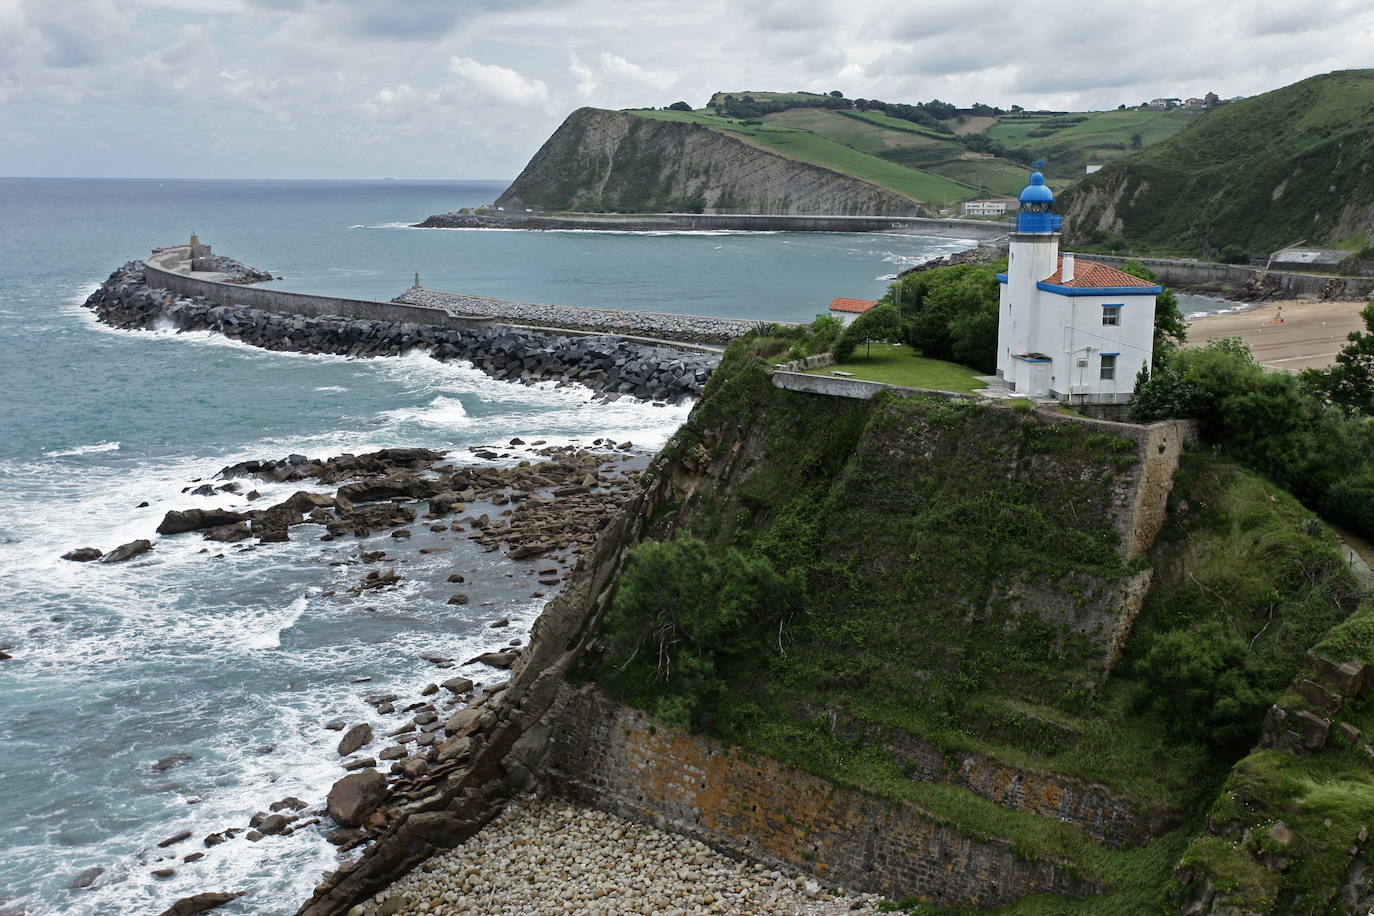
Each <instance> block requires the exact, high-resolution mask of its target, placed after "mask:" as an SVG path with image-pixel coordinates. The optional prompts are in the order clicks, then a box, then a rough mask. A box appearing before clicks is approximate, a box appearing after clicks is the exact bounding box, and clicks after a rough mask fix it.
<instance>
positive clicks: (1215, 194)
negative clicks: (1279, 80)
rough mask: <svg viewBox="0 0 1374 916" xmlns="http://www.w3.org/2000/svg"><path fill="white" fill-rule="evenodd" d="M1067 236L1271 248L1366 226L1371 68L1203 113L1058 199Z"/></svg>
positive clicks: (1370, 210)
mask: <svg viewBox="0 0 1374 916" xmlns="http://www.w3.org/2000/svg"><path fill="white" fill-rule="evenodd" d="M1059 207H1060V209H1061V211H1062V212H1063V213H1064V225H1065V228H1066V232H1067V233H1069V238H1068V241H1069V242H1071V243H1074V244H1087V243H1093V242H1099V241H1103V240H1104V239H1106V238H1107V237H1109V236H1113V235H1119V236H1124V237H1125V238H1126V239H1127V240H1128V241H1129V242H1131V243H1133V244H1135V245H1137V246H1148V247H1150V248H1153V249H1156V250H1175V251H1179V252H1184V253H1198V252H1201V253H1203V254H1208V255H1210V254H1212V253H1214V252H1218V251H1220V250H1222V249H1223V248H1227V247H1230V246H1234V248H1236V249H1241V250H1243V251H1245V252H1248V253H1268V252H1269V251H1272V250H1275V249H1277V248H1279V247H1282V246H1283V245H1286V244H1291V243H1293V242H1296V241H1299V240H1301V239H1306V240H1308V241H1309V242H1313V243H1325V244H1353V245H1359V244H1363V243H1366V242H1367V239H1368V237H1369V233H1370V232H1371V231H1374V70H1344V71H1338V72H1335V73H1328V74H1325V75H1323V76H1314V77H1312V78H1310V79H1306V80H1303V81H1301V82H1299V83H1295V84H1293V85H1291V86H1286V87H1284V88H1283V89H1277V90H1275V91H1273V92H1267V93H1265V94H1263V95H1259V96H1255V97H1253V98H1249V99H1244V100H1242V101H1239V102H1235V103H1232V104H1230V105H1226V106H1223V107H1221V108H1219V109H1217V110H1215V111H1212V112H1210V113H1209V114H1208V115H1207V116H1206V117H1204V118H1201V119H1199V120H1198V121H1196V122H1195V123H1194V124H1192V125H1191V126H1189V127H1188V128H1187V129H1185V130H1183V131H1182V132H1180V133H1179V134H1177V135H1176V136H1174V137H1172V138H1171V139H1169V140H1166V141H1164V142H1162V143H1160V144H1158V145H1157V146H1154V147H1152V148H1150V149H1147V150H1145V151H1144V152H1141V153H1139V154H1137V155H1134V156H1131V157H1129V158H1127V159H1123V160H1121V161H1119V162H1116V163H1114V164H1112V165H1109V166H1107V167H1106V168H1104V169H1102V170H1101V171H1100V172H1097V173H1096V174H1094V175H1090V176H1088V177H1087V178H1085V179H1084V180H1083V181H1081V182H1079V183H1077V184H1076V185H1074V186H1073V187H1071V188H1069V189H1067V190H1066V191H1065V192H1064V193H1063V194H1062V195H1060V198H1059Z"/></svg>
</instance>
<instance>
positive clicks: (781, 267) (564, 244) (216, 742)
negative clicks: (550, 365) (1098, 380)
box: [0, 179, 965, 916]
mask: <svg viewBox="0 0 1374 916" xmlns="http://www.w3.org/2000/svg"><path fill="white" fill-rule="evenodd" d="M503 186H504V182H457V183H454V182H448V183H443V182H229V181H225V182H218V181H165V182H157V181H26V180H9V179H0V214H3V219H0V391H3V393H4V394H3V397H0V596H3V597H0V642H3V643H12V644H14V645H15V646H16V648H14V649H13V650H11V652H12V654H13V655H14V656H15V658H14V660H12V661H5V662H0V910H3V909H6V908H11V907H22V908H26V909H27V910H28V912H29V913H30V914H57V913H63V914H77V916H93V914H102V916H103V914H133V916H138V914H156V913H158V912H160V911H161V910H162V909H164V908H165V907H166V906H168V905H169V904H170V902H171V901H173V900H175V899H176V898H178V897H180V896H184V895H186V894H190V893H194V892H198V891H204V890H246V891H249V896H248V897H245V898H244V899H243V900H242V901H241V902H239V903H236V904H233V905H231V906H229V907H226V908H225V909H224V910H223V911H222V912H226V913H237V914H245V913H254V914H277V913H290V912H293V911H294V910H295V907H296V904H297V903H298V902H299V901H300V900H301V899H302V898H303V897H304V895H306V894H307V893H308V891H309V888H310V887H312V886H313V885H314V884H315V883H316V882H317V880H318V878H319V875H320V873H321V872H322V871H324V870H328V869H332V868H334V867H335V866H336V864H337V859H336V855H335V852H334V849H333V847H331V846H329V845H328V844H326V843H325V842H324V841H323V840H322V838H321V837H320V835H319V834H318V833H317V832H315V831H312V830H306V831H303V832H302V833H300V834H297V835H295V836H292V837H289V838H282V837H269V838H267V839H265V840H263V841H262V842H259V843H256V844H255V843H249V842H247V841H246V840H244V839H242V838H240V839H237V840H234V841H231V842H229V843H226V844H224V845H221V846H216V847H214V848H210V849H206V848H204V847H203V846H202V845H201V843H200V838H201V837H203V836H205V835H206V834H208V833H211V832H213V831H218V830H221V829H223V828H225V827H230V826H239V827H243V826H246V825H247V821H248V818H249V816H250V815H251V814H252V813H253V812H254V811H256V810H260V809H264V808H265V807H266V806H267V804H268V803H270V802H271V801H273V800H276V799H278V798H281V797H283V796H285V795H292V794H294V795H298V796H300V797H302V798H304V799H306V800H307V801H311V802H316V801H318V800H320V799H321V798H322V797H323V795H324V792H325V791H326V790H327V788H328V786H329V785H330V784H331V783H332V782H333V780H334V779H336V778H338V776H339V775H341V774H340V771H339V769H338V766H337V755H336V754H335V753H334V750H333V746H334V744H335V743H337V740H338V734H337V733H335V732H330V731H326V730H324V729H322V728H321V724H322V723H323V722H325V721H328V720H330V719H334V718H344V719H349V720H350V721H353V720H357V721H361V720H367V719H369V717H371V718H370V721H373V722H374V724H380V720H378V719H377V718H376V717H375V716H373V715H372V711H371V709H370V708H369V707H367V706H366V705H365V704H364V703H363V697H364V696H365V695H366V694H369V693H383V692H395V693H399V694H402V695H403V696H406V695H413V694H414V693H415V692H417V691H418V689H419V688H420V687H421V686H423V685H424V684H425V683H427V682H429V681H432V680H436V679H438V676H439V672H437V671H435V670H434V669H433V668H431V667H429V666H428V665H427V664H426V663H424V662H422V661H420V660H419V659H418V658H417V655H418V654H419V653H423V652H437V653H439V654H442V655H446V656H453V657H457V658H459V659H460V660H461V659H464V658H467V657H469V656H471V655H474V654H476V653H477V652H479V651H482V650H485V649H488V648H492V647H493V646H492V641H491V638H490V637H489V636H488V635H487V634H488V633H489V632H490V631H488V630H487V629H486V627H485V624H486V623H487V622H489V621H490V620H492V619H494V618H496V617H503V616H504V617H509V618H511V620H512V621H513V623H514V626H513V627H512V628H511V629H510V630H508V631H504V632H503V639H504V638H510V637H513V636H517V635H523V634H524V632H525V631H526V630H527V628H528V625H529V623H530V622H531V621H532V620H533V619H534V617H535V615H537V613H538V611H539V608H540V606H541V604H542V602H541V601H539V600H538V599H535V598H533V597H532V592H531V590H530V587H529V583H528V581H524V582H522V581H521V579H520V576H519V575H516V576H515V577H514V578H508V577H507V576H506V573H508V572H511V571H512V569H514V567H513V566H512V564H510V563H508V562H506V561H503V560H501V559H499V554H486V553H480V552H474V551H473V550H472V549H471V547H470V546H469V545H468V544H467V542H466V541H464V540H463V539H462V538H459V537H458V536H456V535H448V534H444V535H431V534H430V533H428V532H426V531H424V530H423V529H422V527H421V526H416V529H415V530H416V536H415V538H414V539H413V543H411V544H408V545H405V546H404V547H398V546H397V545H396V543H395V542H393V541H391V539H389V538H385V537H374V538H373V539H371V540H369V541H364V542H362V543H363V544H365V545H366V546H367V547H368V548H369V549H386V550H388V551H389V552H390V553H392V554H393V555H396V556H398V557H400V558H401V559H402V560H403V562H402V563H400V564H399V566H398V568H399V569H400V570H401V571H402V574H403V577H404V578H403V584H402V588H400V589H399V590H397V591H395V592H389V593H381V594H378V593H370V594H369V595H368V596H367V597H365V598H361V599H357V600H345V599H342V598H339V597H337V596H336V597H333V598H330V597H328V596H326V595H325V594H324V593H325V592H326V591H330V590H338V591H340V592H342V591H343V589H345V588H347V586H349V585H351V584H354V583H356V582H358V581H360V580H361V578H362V576H363V574H364V572H365V569H366V568H359V567H357V566H349V565H345V566H331V565H330V563H335V562H344V561H347V560H348V559H349V558H350V557H351V556H352V554H353V553H354V552H355V551H356V550H357V548H358V542H356V541H354V540H352V539H343V540H340V541H336V542H330V543H321V542H318V541H316V540H314V534H317V533H318V529H311V528H308V527H307V528H297V529H293V541H292V542H291V543H289V544H276V545H266V546H264V547H262V548H261V549H257V550H252V551H238V550H235V549H234V548H225V547H223V546H221V545H210V546H212V547H213V549H211V550H209V551H208V552H202V550H203V549H204V548H205V547H206V546H207V542H204V541H202V540H201V539H199V538H198V537H196V536H195V535H182V536H178V537H173V538H164V539H161V540H158V541H157V546H156V549H155V550H154V551H153V552H152V553H151V554H149V555H147V556H146V557H145V558H142V559H140V560H138V561H135V562H134V563H130V564H124V565H118V566H102V565H99V564H76V563H70V562H66V561H62V560H60V559H59V557H60V555H61V554H62V553H64V552H66V551H67V550H69V549H72V548H74V547H81V546H88V545H89V546H96V547H100V548H103V549H105V550H108V549H110V548H112V547H114V546H116V545H118V544H121V543H124V542H126V541H129V540H132V539H134V538H139V537H150V538H155V535H154V529H155V528H156V526H157V523H158V521H159V520H160V519H161V517H162V515H163V513H164V512H165V511H166V510H167V509H169V508H186V507H190V506H208V505H225V506H240V505H242V504H241V503H237V502H236V501H235V500H236V497H232V496H224V497H219V498H216V499H206V498H203V497H194V496H191V495H189V494H183V492H182V491H183V489H184V488H187V487H190V486H193V485H194V484H195V482H196V481H197V480H198V479H201V478H208V477H209V476H211V475H212V474H213V473H214V472H215V471H216V470H217V469H219V468H220V467H222V466H224V465H226V464H230V463H233V462H236V461H240V460H244V459H249V458H276V457H282V456H285V455H287V454H289V453H292V452H300V453H304V454H308V455H313V456H322V457H323V456H328V455H333V454H337V453H339V452H342V451H353V452H359V451H364V450H369V449H374V448H380V447H384V446H394V445H421V446H429V447H435V448H452V449H458V450H459V451H460V454H459V456H458V460H467V459H466V458H465V457H463V456H464V455H465V454H466V451H465V450H466V448H467V446H469V445H474V444H482V443H499V442H504V441H506V440H508V439H509V438H510V437H512V436H517V435H518V436H521V437H522V438H525V439H526V440H533V439H546V440H548V441H550V442H554V443H564V442H570V441H575V440H576V441H581V442H588V441H590V440H591V439H593V438H597V437H600V436H609V437H611V438H613V439H615V440H616V441H623V440H625V439H629V440H631V441H633V442H634V443H635V444H636V446H637V447H639V448H640V449H642V450H651V449H655V448H657V447H658V446H659V445H661V444H662V442H663V441H665V439H666V437H667V436H668V435H670V434H671V432H672V430H673V429H674V428H676V426H677V425H678V424H679V423H680V422H681V421H682V419H683V418H684V417H685V415H686V409H687V408H686V407H682V408H654V407H651V406H648V405H643V404H636V403H626V402H618V403H616V404H613V405H600V404H594V403H592V401H591V400H590V398H589V397H588V393H587V392H585V391H578V390H572V389H562V390H553V389H532V388H525V387H520V386H515V385H508V384H504V383H498V382H494V381H492V380H491V379H489V378H487V377H486V376H484V375H482V374H480V373H478V372H476V371H474V370H472V369H470V368H467V367H464V366H461V365H441V364H439V363H436V362H434V361H432V360H430V359H429V358H428V357H426V356H424V355H421V354H414V355H410V356H407V357H403V358H399V359H388V360H373V361H350V360H344V359H336V358H332V357H315V356H300V355H292V354H282V353H269V352H266V351H259V350H253V349H251V348H248V347H244V346H241V345H238V344H234V343H232V342H228V341H225V340H223V339H219V338H215V337H212V336H210V335H205V334H185V335H174V334H170V333H129V332H120V331H113V330H110V329H107V328H104V327H102V326H100V325H97V324H95V323H94V322H93V321H92V320H91V319H90V316H89V314H88V313H87V312H86V311H85V310H84V309H81V308H80V307H79V305H78V303H79V302H80V301H81V300H82V299H84V297H85V295H86V294H87V293H88V292H89V291H90V290H91V289H93V288H94V286H95V285H96V284H97V283H99V282H100V281H101V280H103V279H104V277H105V276H106V275H107V274H108V273H109V272H110V271H111V270H113V269H114V268H115V267H117V266H118V265H119V264H121V263H123V262H124V261H127V260H129V259H131V258H134V257H137V256H139V255H142V254H144V253H146V251H147V249H148V248H150V247H152V246H154V245H160V244H168V243H172V242H178V241H181V240H183V239H184V238H186V237H187V236H188V235H189V234H190V232H191V230H192V229H194V230H196V231H197V232H199V233H200V235H201V236H202V238H203V239H205V240H206V241H209V242H210V243H212V244H213V245H214V246H215V248H216V250H217V251H219V252H221V253H224V254H229V255H232V256H235V257H238V258H240V259H242V260H244V261H247V262H248V263H251V264H254V265H255V266H259V267H262V268H265V269H269V270H271V271H273V272H274V273H278V274H281V275H283V276H284V277H285V279H284V280H283V281H281V282H280V285H282V286H285V287H289V288H294V289H304V290H311V291H315V292H325V293H335V294H342V295H350V296H360V297H379V298H389V297H390V296H392V295H395V294H396V293H398V292H400V291H402V290H403V289H404V288H406V287H407V286H409V285H410V282H411V280H412V275H413V273H414V272H415V271H420V273H421V275H422V280H423V281H424V283H425V285H426V286H429V287H432V288H438V289H451V290H457V291H463V292H471V293H479V294H485V295H492V296H501V297H509V298H515V299H523V300H527V301H536V302H556V303H565V304H580V305H599V306H617V307H626V308H653V309H660V310H672V311H680V312H699V313H707V314H719V315H734V316H742V317H748V318H759V319H789V320H804V319H807V318H809V317H810V316H812V315H814V314H815V313H816V312H817V311H819V310H820V309H822V308H824V305H825V304H826V303H827V302H828V301H829V299H830V298H832V297H833V296H836V295H853V296H876V295H878V294H879V293H880V292H881V290H882V288H883V285H884V281H883V280H882V277H884V276H885V275H890V274H891V273H893V272H894V271H896V270H897V269H899V268H900V267H901V266H903V265H905V264H908V263H914V262H915V261H917V260H921V259H924V258H926V257H930V256H934V255H938V254H941V253H944V252H947V251H952V250H957V249H959V248H961V247H965V245H964V243H961V242H958V241H955V240H947V239H946V240H942V239H929V238H920V237H904V236H900V235H871V236H869V235H862V236H861V235H831V234H825V235H809V234H764V235H734V234H674V235H654V234H615V233H593V232H559V233H526V232H506V231H488V230H478V231H466V230H459V231H445V230H411V229H406V228H400V227H402V226H404V224H406V223H409V222H415V221H418V220H420V219H422V218H424V217H425V216H427V215H429V214H431V213H436V212H440V211H443V210H449V209H454V208H456V207H460V206H468V205H473V204H480V203H484V202H486V201H489V200H491V199H492V198H494V197H495V196H496V195H497V194H498V193H499V192H500V190H501V189H502V187H503ZM258 488H259V489H260V490H262V492H263V494H264V496H265V497H267V502H265V503H259V504H258V505H267V504H270V503H271V502H274V501H277V500H278V499H280V498H284V497H285V496H286V495H289V494H290V493H291V492H293V491H294V489H295V487H294V486H285V487H282V486H277V487H272V486H259V487H258ZM144 502H147V503H148V506H146V507H143V508H139V504H140V503H144ZM493 511H496V510H493ZM312 532H313V533H312ZM426 544H430V545H441V546H444V547H449V548H451V549H452V552H450V553H445V554H429V555H421V554H420V553H419V551H418V548H420V547H422V546H425V545H426ZM221 553H222V554H223V555H222V556H219V554H221ZM368 568H372V567H368ZM455 569H456V570H459V571H462V572H463V573H464V574H465V575H467V576H468V580H469V581H468V584H465V585H464V589H465V590H466V591H468V592H469V594H470V595H471V596H472V603H471V605H469V606H468V607H452V606H448V605H446V604H445V599H446V598H447V597H448V595H449V594H450V593H451V591H452V586H448V585H447V584H446V583H445V582H444V578H445V576H446V575H447V574H448V573H449V572H450V571H452V570H455ZM450 673H464V674H471V675H475V676H479V678H480V677H481V676H482V670H481V669H477V670H473V671H469V670H466V669H461V668H460V669H458V670H457V671H455V672H450ZM443 676H448V675H447V674H446V675H443ZM361 677H371V678H373V680H372V681H371V682H369V683H366V684H355V683H353V679H355V678H361ZM486 677H487V679H488V680H490V679H491V678H490V676H489V675H487V676H486ZM268 746H270V747H271V750H270V751H266V752H263V749H264V748H266V747H268ZM174 753H185V754H189V755H191V757H192V760H191V761H190V762H188V763H186V764H184V765H183V766H180V767H177V768H175V769H172V770H170V771H167V772H164V773H158V772H155V771H153V770H152V768H151V765H152V764H153V763H154V762H155V761H157V760H158V759H160V758H163V757H165V756H167V755H170V754H174ZM182 830H191V831H192V832H193V837H192V839H191V840H188V841H186V842H184V843H181V844H178V845H176V846H173V847H171V849H170V850H162V849H159V848H157V846H156V844H157V842H158V841H159V840H161V839H163V838H165V837H169V836H171V835H173V834H175V833H178V832H180V831H182ZM191 852H205V853H206V857H205V859H203V860H201V861H200V862H197V863H194V864H186V865H183V864H181V862H180V857H181V856H184V855H186V854H188V853H191ZM169 856H170V857H171V858H168V859H166V860H163V861H159V857H169ZM92 866H99V867H102V868H104V869H106V871H105V873H104V874H103V875H102V876H101V877H100V878H99V879H98V880H97V881H96V884H95V886H94V887H93V888H92V889H89V890H84V891H72V890H69V889H68V884H69V883H70V881H71V879H72V878H73V877H74V876H75V875H76V874H77V873H79V872H81V871H82V870H83V869H85V868H88V867H92ZM165 866H170V867H174V868H175V869H176V872H175V874H174V875H173V876H172V877H171V878H167V879H159V878H155V877H153V876H152V874H151V872H152V870H153V869H155V868H160V867H165Z"/></svg>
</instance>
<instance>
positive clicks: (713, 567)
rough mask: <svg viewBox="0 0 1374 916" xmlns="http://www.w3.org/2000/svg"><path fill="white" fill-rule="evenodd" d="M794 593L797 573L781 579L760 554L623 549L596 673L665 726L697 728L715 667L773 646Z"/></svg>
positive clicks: (799, 590) (661, 546)
mask: <svg viewBox="0 0 1374 916" xmlns="http://www.w3.org/2000/svg"><path fill="white" fill-rule="evenodd" d="M804 591H805V589H804V585H803V576H802V573H801V572H800V571H796V570H794V571H791V572H789V573H788V574H787V575H781V574H779V573H778V571H777V570H776V569H775V568H774V566H773V564H772V562H771V561H769V560H768V559H766V558H764V557H751V556H746V555H745V554H743V553H741V552H740V551H738V550H735V549H734V548H728V549H726V550H724V551H721V550H713V549H710V548H708V547H707V545H706V544H705V543H704V542H703V541H701V540H699V539H697V538H694V537H691V536H681V537H678V538H674V539H673V540H671V541H664V542H654V541H646V542H645V543H643V544H640V545H639V546H638V547H636V548H634V550H632V551H631V552H630V557H629V562H628V564H627V565H626V567H625V571H624V572H623V573H622V574H621V577H620V585H619V589H618V590H617V592H616V596H615V600H614V601H613V602H612V603H611V607H610V610H609V611H608V612H607V614H606V619H605V621H604V624H603V627H602V635H603V636H605V637H606V639H607V640H608V641H609V642H610V643H611V645H612V646H613V649H612V651H611V652H610V654H609V656H608V657H607V658H606V659H604V661H603V662H602V664H601V665H600V671H599V675H600V677H601V679H603V681H604V682H609V683H611V684H615V685H617V686H618V687H619V688H621V690H623V691H624V692H626V693H627V694H628V695H629V697H630V698H631V699H634V700H639V701H640V703H641V704H642V705H646V706H647V708H649V709H652V710H653V711H654V714H655V715H657V716H659V717H660V718H661V719H662V720H663V721H664V722H665V723H666V724H669V725H674V726H679V727H682V728H687V727H694V726H700V725H701V724H702V723H701V722H700V721H699V715H700V712H701V711H702V709H703V708H704V707H705V706H706V705H707V704H708V703H709V702H710V701H711V700H712V699H714V698H715V696H716V694H717V693H718V692H719V691H720V690H721V689H722V687H723V683H722V681H721V679H720V677H719V672H718V666H719V664H721V663H722V662H724V661H726V660H728V659H729V658H730V657H733V656H738V655H741V654H748V653H750V652H752V651H754V650H755V649H756V648H757V647H758V646H759V645H760V644H761V643H762V644H765V645H766V644H770V643H772V642H773V641H778V642H780V641H781V640H782V639H783V636H784V634H785V631H786V626H787V623H788V622H789V620H790V619H791V616H792V614H793V613H794V611H795V610H796V608H797V607H798V606H799V603H800V600H801V596H802V594H803V593H804ZM649 699H651V700H652V703H650V704H644V701H645V700H649Z"/></svg>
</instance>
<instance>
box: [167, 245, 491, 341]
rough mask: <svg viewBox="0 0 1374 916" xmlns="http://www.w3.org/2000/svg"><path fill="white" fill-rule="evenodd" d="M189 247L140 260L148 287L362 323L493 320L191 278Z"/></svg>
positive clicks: (452, 324) (465, 324)
mask: <svg viewBox="0 0 1374 916" xmlns="http://www.w3.org/2000/svg"><path fill="white" fill-rule="evenodd" d="M189 261H190V246H181V247H175V248H164V249H161V250H160V251H156V252H154V253H153V254H152V255H150V256H148V257H146V258H144V259H143V272H144V276H145V277H146V278H147V283H148V286H149V287H151V288H153V289H166V290H171V291H172V292H174V293H176V294H178V295H180V296H189V297H192V298H194V297H200V298H204V299H208V300H213V301H215V302H218V303H221V304H226V305H235V306H240V307H243V308H251V309H256V310H258V311H262V312H270V313H272V314H275V315H300V316H304V317H306V318H323V317H326V316H329V317H337V318H356V319H359V320H362V321H408V322H413V323H416V324H424V325H429V326H432V327H439V328H456V329H461V330H479V329H483V328H489V327H491V326H492V325H493V324H495V321H494V319H492V318H491V317H489V316H476V315H473V316H468V315H462V314H457V313H453V312H449V311H447V310H445V309H440V308H427V307H425V306H421V305H400V304H396V303H391V302H374V301H371V300H367V299H343V298H339V297H337V296H317V295H314V294H312V293H296V292H288V291H287V290H281V289H265V288H263V287H261V286H245V285H243V284H241V283H225V282H223V281H220V280H215V279H212V275H203V276H194V275H192V274H191V273H188V272H187V269H188V268H189V266H190V265H189Z"/></svg>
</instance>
